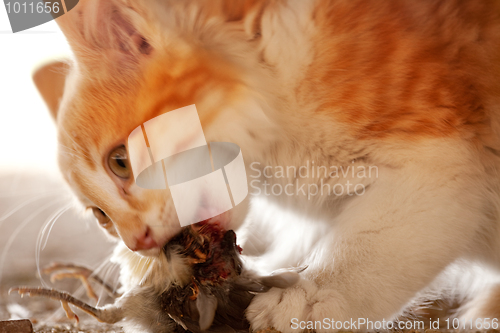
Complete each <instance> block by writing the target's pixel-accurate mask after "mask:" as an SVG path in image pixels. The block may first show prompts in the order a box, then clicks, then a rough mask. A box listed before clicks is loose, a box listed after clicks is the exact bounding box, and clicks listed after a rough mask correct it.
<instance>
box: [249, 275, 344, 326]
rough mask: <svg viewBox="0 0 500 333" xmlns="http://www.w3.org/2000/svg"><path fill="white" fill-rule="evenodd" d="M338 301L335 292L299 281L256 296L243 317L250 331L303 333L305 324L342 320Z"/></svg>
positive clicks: (311, 283)
mask: <svg viewBox="0 0 500 333" xmlns="http://www.w3.org/2000/svg"><path fill="white" fill-rule="evenodd" d="M340 300H341V296H340V295H339V293H338V292H336V291H335V290H332V289H319V288H318V287H317V286H316V284H315V283H313V282H311V281H307V280H300V281H299V282H298V283H297V284H296V285H294V286H293V287H290V288H286V289H280V288H271V289H270V290H269V291H268V292H265V293H262V294H258V295H256V296H255V297H254V299H253V300H252V303H250V306H249V307H248V308H247V311H246V316H247V319H248V321H249V322H250V324H251V326H252V330H254V331H256V330H261V329H265V328H268V327H274V328H275V329H277V330H278V331H280V332H283V333H286V332H297V331H303V330H305V329H306V327H305V326H304V325H305V324H304V323H305V322H307V321H323V320H324V318H334V317H337V318H338V317H339V316H341V317H343V316H342V314H341V308H340V306H339V304H340V302H339V301H340ZM301 326H302V329H301ZM318 328H319V327H318ZM330 330H331V329H330ZM316 331H317V332H321V331H326V329H321V328H319V329H316Z"/></svg>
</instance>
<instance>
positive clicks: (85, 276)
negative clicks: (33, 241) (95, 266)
mask: <svg viewBox="0 0 500 333" xmlns="http://www.w3.org/2000/svg"><path fill="white" fill-rule="evenodd" d="M42 273H44V274H50V281H51V282H54V281H56V280H61V279H67V278H72V279H80V281H81V282H82V284H83V286H84V287H85V290H86V292H87V296H88V297H89V298H92V299H94V300H95V301H97V300H98V297H97V295H96V293H95V291H94V288H92V285H91V284H90V281H93V282H95V283H97V284H99V285H101V286H102V287H103V288H104V290H106V292H107V293H108V294H109V295H110V296H111V297H114V298H118V297H121V296H122V294H120V293H118V292H116V290H115V288H113V287H111V286H110V285H109V284H108V283H106V282H105V281H104V280H103V279H101V278H100V277H99V276H97V275H96V274H94V272H93V271H92V270H91V269H89V268H87V267H84V266H78V265H74V264H62V263H53V264H51V265H50V266H47V267H45V268H44V269H43V270H42Z"/></svg>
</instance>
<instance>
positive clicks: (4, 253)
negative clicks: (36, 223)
mask: <svg viewBox="0 0 500 333" xmlns="http://www.w3.org/2000/svg"><path fill="white" fill-rule="evenodd" d="M61 201H62V199H60V200H58V201H55V202H54V201H51V202H49V203H47V204H45V205H43V206H42V207H40V208H38V209H37V210H35V211H34V212H33V213H31V214H30V215H29V216H28V217H27V218H26V219H25V220H24V221H23V222H22V223H21V224H20V225H19V226H18V227H17V228H16V229H15V230H14V232H13V233H12V235H11V236H10V237H9V240H8V241H7V243H6V244H5V246H4V248H3V250H2V257H1V259H0V282H1V279H2V275H1V272H2V271H3V266H4V263H5V260H6V259H7V254H8V250H9V249H10V247H11V246H12V244H13V242H14V241H15V240H16V237H17V235H18V234H19V233H20V232H21V231H22V230H23V228H24V227H26V226H27V225H28V223H29V222H30V221H31V220H32V219H33V218H35V217H36V216H38V214H40V213H41V212H42V211H44V210H45V209H47V208H48V207H50V206H52V205H54V204H58V203H60V202H61Z"/></svg>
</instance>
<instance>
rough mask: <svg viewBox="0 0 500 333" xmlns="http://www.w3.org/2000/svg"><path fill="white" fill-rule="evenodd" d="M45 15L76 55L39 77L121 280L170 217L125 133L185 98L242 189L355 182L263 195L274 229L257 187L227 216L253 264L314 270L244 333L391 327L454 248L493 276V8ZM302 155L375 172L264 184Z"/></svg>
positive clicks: (406, 4) (248, 3) (119, 2)
mask: <svg viewBox="0 0 500 333" xmlns="http://www.w3.org/2000/svg"><path fill="white" fill-rule="evenodd" d="M57 23H58V24H59V26H60V27H61V29H62V31H63V32H64V34H65V36H66V37H67V39H68V42H69V43H70V45H71V47H72V50H73V52H74V61H72V62H71V63H70V64H61V63H57V64H51V65H48V66H46V67H44V68H42V69H40V70H39V71H38V72H37V73H36V74H35V81H36V82H37V85H38V86H39V87H40V88H41V91H42V93H43V95H44V96H45V98H46V101H47V104H48V105H49V107H50V108H51V111H52V113H53V115H54V117H55V118H56V122H57V128H58V132H59V142H60V144H61V148H60V154H59V163H60V167H61V171H62V173H63V175H64V177H65V179H66V180H67V182H68V184H69V185H70V186H71V188H72V189H73V190H74V192H75V194H76V196H77V197H78V198H79V199H80V201H81V203H82V204H83V205H84V206H85V207H87V208H89V209H92V210H93V211H94V214H95V215H96V217H97V219H98V221H99V222H100V224H101V226H102V227H103V228H104V229H105V230H106V231H107V232H108V233H109V234H110V235H112V236H114V237H117V238H119V239H121V241H122V242H121V243H120V244H122V245H118V250H117V255H116V256H117V258H119V259H118V260H119V261H120V263H121V264H122V265H123V267H124V268H123V271H122V272H123V276H124V278H123V280H124V283H125V285H126V286H129V287H130V286H133V285H134V284H138V283H140V282H139V281H140V280H141V279H142V277H143V274H145V271H144V270H141V269H140V268H137V263H138V262H140V261H141V260H142V259H141V258H142V257H141V256H142V255H144V256H151V257H154V256H155V255H156V254H157V253H158V251H159V248H160V247H161V246H162V245H163V244H165V242H167V241H168V240H169V238H170V237H172V236H173V235H174V234H176V233H177V232H178V231H179V229H180V225H179V222H178V219H177V216H176V213H175V209H174V206H173V203H172V201H171V199H170V197H169V194H168V191H159V190H147V189H143V188H140V187H138V186H137V185H136V184H135V183H134V180H133V177H132V175H131V170H130V167H129V164H128V161H127V137H128V135H129V134H130V132H131V131H132V130H133V129H134V128H136V127H137V126H139V125H140V124H142V123H144V122H145V121H147V120H149V119H151V118H153V117H155V116H158V115H160V114H162V113H164V112H168V111H171V110H174V109H177V108H180V107H184V106H187V105H191V104H196V106H197V109H198V112H199V116H200V119H201V123H202V127H203V130H204V133H205V136H206V138H207V141H228V142H234V143H236V144H238V145H239V146H240V147H241V148H242V151H243V156H244V159H245V162H246V164H247V166H248V168H247V173H248V174H249V175H250V177H249V181H253V180H256V179H257V180H258V181H256V182H253V183H252V186H251V188H252V190H253V189H254V188H255V187H259V186H263V184H264V180H266V181H268V183H269V184H273V185H274V184H278V185H279V186H283V188H285V189H287V188H286V185H288V184H297V186H298V187H299V188H300V186H302V185H304V186H305V188H308V189H309V188H314V187H312V186H311V185H314V186H319V187H317V188H320V187H321V186H323V187H324V186H326V185H328V186H330V188H334V187H335V186H336V185H337V184H338V186H346V185H348V184H351V185H352V186H353V187H354V186H356V185H358V186H361V187H362V188H363V192H362V193H361V195H358V194H356V195H353V194H352V193H349V194H348V193H347V191H346V192H344V193H343V194H341V195H331V194H328V193H319V194H315V195H313V196H308V195H306V196H304V195H300V193H298V194H297V195H296V194H294V195H287V194H286V193H285V192H281V193H280V194H276V193H278V190H276V191H275V192H274V194H271V195H263V194H262V193H264V192H263V191H262V192H261V196H260V199H263V200H266V201H270V202H274V203H275V206H278V207H282V208H284V209H285V210H286V211H288V212H286V213H283V214H289V212H290V211H292V212H293V214H289V215H290V216H288V215H287V219H285V221H284V222H283V221H281V220H283V219H281V220H280V219H279V218H276V219H275V216H276V215H272V219H271V220H270V219H266V216H267V215H266V213H265V212H263V213H262V212H260V211H259V207H261V206H260V204H259V202H260V201H259V200H260V199H256V195H255V193H253V194H252V195H249V198H247V199H248V200H247V201H249V200H253V201H255V202H256V203H255V205H253V207H254V209H253V210H252V213H251V214H250V216H247V211H248V206H249V205H248V202H245V203H244V204H241V205H239V206H238V207H237V208H236V209H234V210H233V211H231V212H230V213H229V216H226V218H228V219H229V221H230V222H229V223H230V227H231V228H233V229H237V228H238V227H241V228H240V230H243V231H241V233H242V236H241V237H243V236H244V235H243V234H245V235H247V236H248V238H247V239H246V240H245V244H243V247H244V248H245V250H248V252H249V253H253V252H252V250H253V251H254V253H258V254H259V256H255V257H252V258H248V260H249V262H252V263H253V265H255V267H256V268H259V267H262V268H263V269H264V268H265V269H268V270H272V269H276V268H280V267H288V266H294V265H307V269H306V270H305V271H304V272H303V273H301V276H302V279H301V280H300V281H299V283H298V284H297V285H295V286H294V287H292V288H288V289H275V288H273V289H271V290H270V291H269V292H267V293H263V294H261V295H257V296H256V297H255V298H254V300H253V302H252V304H251V305H250V307H249V308H248V310H247V317H248V319H249V321H250V323H251V325H252V328H253V329H262V328H266V327H269V326H273V327H275V328H276V329H278V330H280V331H282V332H288V331H292V330H293V327H292V325H291V323H292V319H293V318H295V319H296V321H306V320H312V321H323V319H324V318H333V319H335V321H346V320H350V319H351V318H361V317H363V318H369V319H370V320H382V319H386V320H388V319H391V318H394V316H395V315H397V314H398V313H399V311H401V309H402V308H403V307H404V306H405V304H407V303H408V302H409V301H410V300H411V299H412V298H413V297H415V295H417V293H418V292H419V291H421V290H423V289H425V288H426V287H427V286H428V285H429V284H430V283H431V282H432V281H434V280H435V278H436V277H437V276H438V275H439V274H440V273H441V272H442V271H443V270H444V269H445V268H446V267H448V266H449V265H450V264H452V263H454V262H456V261H457V260H458V259H462V260H464V261H471V262H481V263H483V264H485V265H487V266H489V267H492V268H493V269H499V268H500V176H499V175H500V173H499V172H500V1H475V0H466V1H458V0H449V1H440V0H423V1H406V0H404V1H400V0H384V1H379V0H377V1H375V0H363V1H360V0H359V1H358V0H269V1H261V0H199V1H195V0H184V1H179V0H164V1H160V0H154V1H139V0H81V1H80V2H79V4H78V5H77V7H76V8H75V9H73V10H72V11H71V12H69V13H68V14H65V15H63V16H61V17H60V18H59V19H57ZM49 83H50V84H49ZM63 87H64V94H63ZM61 96H62V98H60V97H61ZM304 166H306V168H308V170H309V171H313V169H314V170H316V169H317V166H327V167H328V168H331V167H332V166H335V167H337V168H345V169H347V168H349V167H351V168H354V167H356V168H367V169H368V168H369V167H376V170H377V172H376V173H374V174H371V175H370V176H366V177H356V176H354V175H353V174H351V173H341V172H339V174H338V176H336V177H331V176H327V175H326V174H324V175H323V176H320V177H318V175H316V176H310V177H302V176H297V175H296V174H293V175H286V176H284V177H278V176H273V177H267V176H266V175H270V172H272V170H276V168H278V167H282V168H287V167H295V168H297V169H298V168H300V167H304ZM265 168H268V169H266V170H264V169H265ZM254 170H258V172H257V171H255V172H254ZM264 172H267V173H264ZM252 176H254V177H252ZM348 182H349V183H348ZM358 188H360V187H358ZM288 189H290V188H288ZM252 190H251V192H255V191H252ZM289 192H290V191H289ZM294 193H295V192H294ZM337 193H338V192H337ZM259 213H262V214H259ZM278 215H279V214H278ZM293 216H295V217H296V218H297V219H298V220H300V221H301V225H302V229H295V228H292V227H291V224H288V223H292V222H289V220H288V219H289V218H290V219H293ZM299 224H300V223H299ZM298 230H299V231H298ZM244 231H246V232H244ZM248 231H251V232H248ZM291 239H293V241H290V240H291ZM291 243H292V244H291ZM252 244H253V245H252ZM290 244H291V245H290ZM287 246H288V248H287ZM292 247H293V248H292ZM273 260H274V261H273ZM260 265H262V266H260ZM490 301H491V300H490ZM486 302H487V301H486ZM485 304H486V303H485ZM477 315H481V314H479V313H478V314H477ZM321 330H322V329H318V331H321Z"/></svg>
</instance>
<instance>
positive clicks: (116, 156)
mask: <svg viewBox="0 0 500 333" xmlns="http://www.w3.org/2000/svg"><path fill="white" fill-rule="evenodd" d="M108 166H109V169H110V170H111V171H112V172H113V173H114V174H115V175H117V176H118V177H120V178H125V179H127V178H130V165H129V163H128V157H127V149H125V146H119V147H116V148H115V149H113V151H112V152H111V153H110V154H109V156H108Z"/></svg>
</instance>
